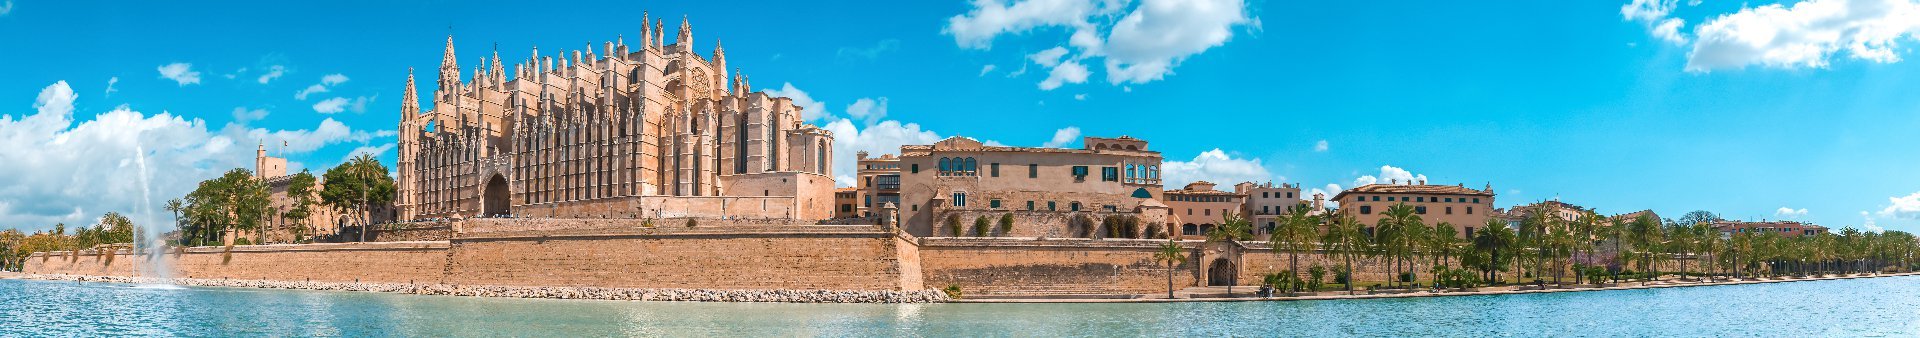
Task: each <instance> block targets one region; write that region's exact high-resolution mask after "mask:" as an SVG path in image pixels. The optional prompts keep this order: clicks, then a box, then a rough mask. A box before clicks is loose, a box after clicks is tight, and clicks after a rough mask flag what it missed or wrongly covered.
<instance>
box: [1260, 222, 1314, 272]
mask: <svg viewBox="0 0 1920 338" xmlns="http://www.w3.org/2000/svg"><path fill="white" fill-rule="evenodd" d="M1311 209H1312V208H1311V207H1309V206H1308V205H1306V204H1300V205H1296V206H1293V207H1289V208H1287V211H1286V212H1285V213H1283V214H1281V215H1280V219H1279V221H1280V223H1279V224H1278V225H1279V227H1277V228H1275V229H1273V234H1271V235H1269V236H1268V237H1267V242H1268V243H1272V247H1273V248H1272V249H1273V252H1274V253H1282V252H1285V253H1286V254H1287V271H1288V272H1296V273H1297V272H1298V271H1300V252H1301V251H1308V250H1313V244H1314V240H1313V237H1314V236H1313V235H1314V230H1316V228H1319V227H1320V217H1319V216H1315V215H1312V214H1309V213H1308V211H1310V210H1311ZM1294 277H1295V278H1298V277H1299V276H1298V275H1296V276H1294Z"/></svg>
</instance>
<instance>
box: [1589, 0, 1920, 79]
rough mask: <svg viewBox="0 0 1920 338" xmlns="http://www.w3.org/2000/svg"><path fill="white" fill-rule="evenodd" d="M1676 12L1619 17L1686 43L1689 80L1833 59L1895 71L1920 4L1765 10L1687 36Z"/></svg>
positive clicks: (1633, 9) (1624, 11)
mask: <svg viewBox="0 0 1920 338" xmlns="http://www.w3.org/2000/svg"><path fill="white" fill-rule="evenodd" d="M1689 4H1697V3H1695V2H1689ZM1677 6H1678V3H1677V2H1676V1H1675V0H1634V1H1633V2H1630V3H1628V4H1627V5H1625V6H1622V7H1621V8H1620V14H1621V16H1622V17H1624V18H1625V19H1626V20H1628V21H1634V22H1640V23H1643V24H1644V25H1646V26H1647V28H1648V30H1649V33H1650V34H1652V35H1653V36H1654V37H1655V38H1658V39H1660V40H1663V41H1667V42H1671V43H1674V44H1676V45H1686V44H1688V43H1691V46H1690V48H1691V50H1690V51H1689V52H1688V53H1687V66H1686V70H1687V71H1691V72H1707V71H1712V70H1715V69H1738V68H1744V67H1747V66H1752V65H1758V66H1762V67H1771V68H1781V69H1799V68H1824V67H1827V66H1828V65H1829V64H1830V63H1831V62H1832V61H1831V59H1832V58H1833V57H1834V56H1835V55H1844V56H1846V57H1850V58H1853V59H1859V60H1865V61H1869V62H1877V63H1893V62H1899V61H1900V60H1901V57H1900V53H1901V52H1902V51H1904V50H1905V49H1903V48H1900V45H1899V43H1900V42H1902V40H1909V39H1914V38H1916V37H1920V3H1916V2H1915V1H1914V0H1803V1H1789V2H1782V3H1769V4H1764V5H1759V6H1752V7H1742V8H1740V10H1738V11H1735V12H1733V13H1724V14H1719V15H1716V16H1712V17H1709V18H1704V19H1703V20H1702V21H1700V23H1699V24H1698V25H1696V26H1695V27H1694V28H1693V29H1692V31H1691V32H1689V31H1687V29H1686V27H1685V26H1686V21H1685V20H1683V19H1680V18H1674V17H1672V15H1673V13H1674V9H1675V7H1677ZM1689 33H1690V35H1691V38H1689Z"/></svg>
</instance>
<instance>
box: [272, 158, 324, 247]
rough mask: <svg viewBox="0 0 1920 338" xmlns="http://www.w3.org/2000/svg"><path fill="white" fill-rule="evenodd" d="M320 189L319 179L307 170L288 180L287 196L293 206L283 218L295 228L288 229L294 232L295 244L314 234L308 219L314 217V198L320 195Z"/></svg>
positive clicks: (283, 214)
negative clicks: (307, 235) (306, 235)
mask: <svg viewBox="0 0 1920 338" xmlns="http://www.w3.org/2000/svg"><path fill="white" fill-rule="evenodd" d="M318 187H319V179H318V178H315V177H313V173H312V172H308V171H306V170H300V173H298V174H293V177H291V178H288V179H287V196H288V197H290V198H291V199H292V200H293V205H292V206H290V207H288V208H287V211H286V212H285V213H282V214H281V216H282V217H285V218H286V219H287V221H288V222H291V223H293V226H291V227H289V228H288V229H292V230H293V232H294V233H293V240H294V242H301V241H302V237H304V236H305V234H310V233H313V231H312V230H313V229H309V227H310V224H308V222H307V218H309V217H313V206H314V204H315V201H314V197H315V196H317V195H319V191H318V190H316V189H317V188H318Z"/></svg>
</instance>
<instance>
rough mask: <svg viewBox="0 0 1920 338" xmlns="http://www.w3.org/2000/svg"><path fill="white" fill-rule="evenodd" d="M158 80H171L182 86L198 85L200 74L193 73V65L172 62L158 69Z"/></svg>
mask: <svg viewBox="0 0 1920 338" xmlns="http://www.w3.org/2000/svg"><path fill="white" fill-rule="evenodd" d="M158 69H159V70H160V78H163V79H168V80H173V81H174V82H177V83H179V84H180V85H182V86H185V85H190V84H197V83H200V72H196V71H193V64H191V63H182V62H174V63H169V64H166V65H164V66H160V67H159V68H158Z"/></svg>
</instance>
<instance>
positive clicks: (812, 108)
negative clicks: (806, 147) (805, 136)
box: [767, 82, 831, 121]
mask: <svg viewBox="0 0 1920 338" xmlns="http://www.w3.org/2000/svg"><path fill="white" fill-rule="evenodd" d="M767 95H773V96H776V97H785V98H789V99H793V105H794V106H799V107H800V119H802V120H807V121H813V120H818V119H820V118H823V117H827V116H831V114H827V104H826V103H822V102H820V101H814V100H813V97H812V96H808V95H807V92H806V91H803V90H800V88H794V87H793V83H792V82H787V83H783V84H781V85H780V89H774V90H769V91H767Z"/></svg>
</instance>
